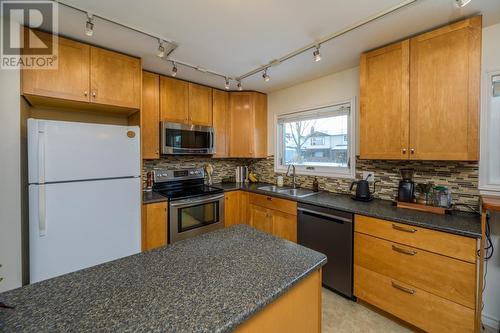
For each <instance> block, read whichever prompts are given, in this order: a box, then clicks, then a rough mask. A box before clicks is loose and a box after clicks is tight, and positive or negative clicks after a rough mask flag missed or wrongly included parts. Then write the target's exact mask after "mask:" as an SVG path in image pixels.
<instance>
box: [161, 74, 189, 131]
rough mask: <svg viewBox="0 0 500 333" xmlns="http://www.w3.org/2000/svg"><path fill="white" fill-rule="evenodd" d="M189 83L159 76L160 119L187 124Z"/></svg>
mask: <svg viewBox="0 0 500 333" xmlns="http://www.w3.org/2000/svg"><path fill="white" fill-rule="evenodd" d="M188 97H189V83H188V82H185V81H181V80H176V79H172V78H169V77H166V76H161V77H160V120H166V121H171V122H175V123H183V124H187V123H188V121H189V114H188Z"/></svg>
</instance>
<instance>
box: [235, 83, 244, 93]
mask: <svg viewBox="0 0 500 333" xmlns="http://www.w3.org/2000/svg"><path fill="white" fill-rule="evenodd" d="M236 87H237V88H238V90H239V91H242V90H243V86H242V85H241V81H238V84H237V85H236Z"/></svg>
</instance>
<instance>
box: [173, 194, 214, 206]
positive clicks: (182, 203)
mask: <svg viewBox="0 0 500 333" xmlns="http://www.w3.org/2000/svg"><path fill="white" fill-rule="evenodd" d="M221 199H224V194H218V195H210V196H208V197H206V196H205V197H203V198H201V199H200V198H198V199H196V198H195V199H184V200H179V201H173V202H171V203H170V207H172V208H182V207H189V206H196V205H201V204H204V203H209V202H213V201H218V200H221Z"/></svg>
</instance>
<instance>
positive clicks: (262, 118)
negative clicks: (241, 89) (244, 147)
mask: <svg viewBox="0 0 500 333" xmlns="http://www.w3.org/2000/svg"><path fill="white" fill-rule="evenodd" d="M252 94H253V97H254V103H253V106H254V117H255V118H254V128H253V133H252V135H253V141H252V144H253V146H254V149H253V157H267V95H265V94H260V93H252Z"/></svg>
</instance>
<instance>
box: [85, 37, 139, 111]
mask: <svg viewBox="0 0 500 333" xmlns="http://www.w3.org/2000/svg"><path fill="white" fill-rule="evenodd" d="M90 84H91V98H90V101H91V102H93V103H99V104H107V105H115V106H121V107H126V108H132V109H139V108H140V107H141V60H140V59H137V58H132V57H129V56H126V55H124V54H120V53H116V52H113V51H108V50H104V49H101V48H97V47H93V46H92V47H91V48H90Z"/></svg>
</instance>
